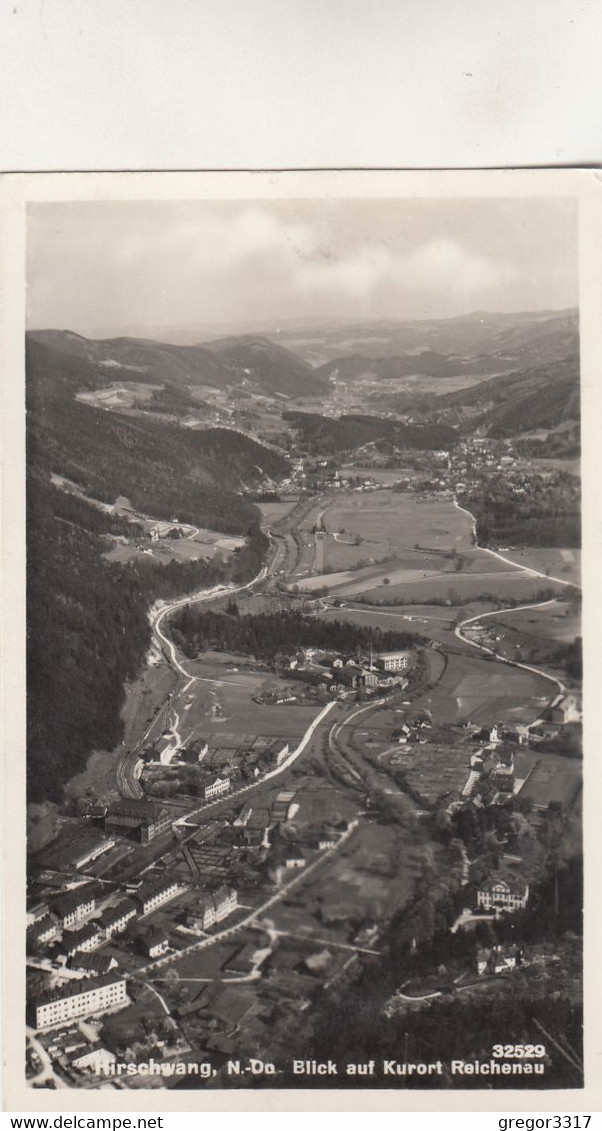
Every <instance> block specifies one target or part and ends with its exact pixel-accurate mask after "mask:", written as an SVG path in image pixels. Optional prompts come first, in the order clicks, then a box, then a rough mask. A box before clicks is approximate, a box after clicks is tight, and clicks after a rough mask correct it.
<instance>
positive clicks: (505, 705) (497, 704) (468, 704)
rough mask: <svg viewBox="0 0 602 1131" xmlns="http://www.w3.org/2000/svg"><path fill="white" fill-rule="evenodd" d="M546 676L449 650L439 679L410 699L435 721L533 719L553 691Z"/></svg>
mask: <svg viewBox="0 0 602 1131" xmlns="http://www.w3.org/2000/svg"><path fill="white" fill-rule="evenodd" d="M555 693H556V692H555V688H554V686H553V684H551V683H550V682H549V681H548V680H545V679H543V678H542V677H541V676H537V675H535V674H534V673H532V672H528V671H524V670H523V669H520V668H513V667H510V666H509V665H507V664H500V663H496V662H495V661H491V662H489V663H488V662H487V661H486V660H483V659H481V658H480V657H479V656H476V655H475V656H474V657H473V656H469V655H466V656H463V655H459V654H455V653H454V654H451V655H450V656H449V657H448V664H447V667H446V669H445V672H444V673H443V676H442V678H441V680H440V682H439V683H438V684H437V686H436V687H434V688H433V689H432V690H430V691H426V692H425V693H424V694H423V695H421V696H420V697H419V698H418V699H416V700H415V701H414V703H413V707H414V708H416V709H420V708H421V709H425V710H430V711H431V713H432V718H433V721H434V722H435V723H463V722H468V721H469V720H470V721H471V722H473V723H480V724H483V725H484V724H488V723H491V724H493V723H494V722H497V721H508V722H533V721H534V720H535V719H536V718H539V716H540V715H541V712H542V711H543V710H544V708H545V707H546V705H547V704H548V703H549V702H550V700H551V699H552V698H553V697H554V695H555Z"/></svg>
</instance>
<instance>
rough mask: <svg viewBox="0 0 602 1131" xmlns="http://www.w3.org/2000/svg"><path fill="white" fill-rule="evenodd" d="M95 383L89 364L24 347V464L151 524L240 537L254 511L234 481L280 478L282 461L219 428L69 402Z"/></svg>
mask: <svg viewBox="0 0 602 1131" xmlns="http://www.w3.org/2000/svg"><path fill="white" fill-rule="evenodd" d="M97 382H98V375H97V371H96V369H95V368H94V366H92V365H91V364H89V363H87V362H84V363H83V364H82V363H81V362H80V361H79V360H77V359H74V358H67V359H66V360H65V359H64V358H63V357H62V355H60V354H59V355H57V354H55V353H54V352H53V351H52V350H51V349H50V348H49V347H47V346H42V345H40V343H39V342H30V343H29V345H28V352H27V408H28V460H29V463H30V465H31V466H35V467H36V468H37V469H38V470H40V471H42V470H44V471H45V472H46V474H47V475H50V472H55V473H57V474H60V475H64V476H65V477H66V478H67V479H71V480H73V481H74V482H75V483H77V484H78V485H79V486H80V487H81V488H83V490H84V491H85V492H86V493H87V494H89V495H91V496H92V497H93V498H97V499H100V500H102V501H103V502H107V503H114V502H115V500H116V498H117V497H118V496H119V495H125V496H126V497H127V498H128V499H129V500H130V502H131V504H132V506H133V507H134V509H135V510H139V511H142V512H143V513H145V514H150V515H152V516H153V517H157V518H170V517H171V516H172V515H173V514H175V515H177V517H178V518H179V520H180V521H181V522H191V523H194V524H197V525H199V526H206V527H209V528H213V529H215V530H223V531H226V532H230V533H237V534H239V533H241V531H244V530H246V528H247V527H248V526H249V525H250V524H251V523H252V522H253V521H254V520H255V518H256V515H257V511H256V509H255V507H253V506H252V505H251V504H249V503H248V502H246V500H244V499H243V498H241V497H240V495H239V494H237V492H238V491H239V490H240V487H241V484H242V483H244V484H245V485H247V486H250V487H253V486H259V485H261V484H262V483H263V481H264V479H265V478H268V479H271V478H276V477H278V476H282V475H283V474H284V473H285V471H286V467H287V463H286V460H285V458H284V457H283V456H280V455H279V453H277V452H274V451H273V450H271V449H270V448H266V447H265V446H264V445H262V444H258V443H255V442H254V441H253V440H251V439H249V438H248V437H246V436H242V435H241V434H240V433H237V432H229V431H228V430H227V429H219V430H210V431H208V432H195V431H191V430H189V429H181V428H178V427H176V426H175V425H171V424H166V423H164V422H159V421H154V420H139V419H132V418H129V417H124V416H121V415H119V414H118V413H111V412H107V411H104V410H103V409H98V408H93V407H91V406H90V405H87V404H82V403H81V402H79V401H76V400H75V399H74V394H75V392H76V390H77V389H79V388H82V387H96V385H97ZM218 452H219V453H220V454H219V458H218Z"/></svg>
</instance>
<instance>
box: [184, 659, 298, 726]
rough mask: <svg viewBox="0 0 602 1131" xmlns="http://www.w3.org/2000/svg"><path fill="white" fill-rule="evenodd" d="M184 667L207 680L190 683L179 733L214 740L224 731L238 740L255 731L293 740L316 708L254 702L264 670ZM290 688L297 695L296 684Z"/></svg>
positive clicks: (200, 664) (196, 663)
mask: <svg viewBox="0 0 602 1131" xmlns="http://www.w3.org/2000/svg"><path fill="white" fill-rule="evenodd" d="M187 668H188V670H189V671H190V674H191V675H195V676H197V677H198V678H199V679H201V680H203V681H207V682H203V683H200V684H193V686H192V687H191V689H190V692H189V693H188V696H187V702H186V705H185V706H184V710H183V712H182V719H181V726H182V728H183V729H182V734H183V735H185V734H186V733H188V735H190V734H192V733H194V734H198V735H204V736H205V737H206V738H207V739H209V738H211V739H212V740H213V741H214V742H215V740H216V739H217V738H219V737H220V735H222V734H223V733H224V732H227V733H232V734H235V735H237V736H239V741H242V739H243V738H245V737H249V736H250V735H258V734H261V735H266V736H273V737H277V738H282V737H286V738H287V739H290V740H294V739H298V738H301V735H302V734H303V733H304V732H305V731H306V730H307V728H308V726H309V725H310V723H311V722H312V721H313V719H314V718H315V716H316V715H317V714H318V711H319V710H320V706H319V705H318V704H311V705H304V704H301V705H300V704H298V703H294V702H293V703H281V704H278V705H270V704H265V703H254V702H253V696H254V695H257V693H258V691H259V690H260V689H261V687H262V686H263V684H264V683H265V682H266V679H267V676H268V673H267V672H259V673H247V672H228V671H225V670H224V668H223V667H221V666H219V667H218V665H215V664H207V663H204V662H202V661H200V662H199V661H195V660H190V661H188V662H187ZM271 682H274V683H275V682H277V681H275V680H272V681H271ZM291 688H292V694H299V690H300V688H299V684H298V683H297V685H296V686H295V685H291Z"/></svg>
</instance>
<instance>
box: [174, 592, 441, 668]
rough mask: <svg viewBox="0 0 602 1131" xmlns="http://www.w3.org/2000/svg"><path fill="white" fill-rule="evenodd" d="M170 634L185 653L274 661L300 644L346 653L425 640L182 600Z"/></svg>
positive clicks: (290, 614) (285, 613)
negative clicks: (212, 652)
mask: <svg viewBox="0 0 602 1131" xmlns="http://www.w3.org/2000/svg"><path fill="white" fill-rule="evenodd" d="M171 632H172V636H173V639H174V640H175V642H176V643H177V644H179V645H180V646H181V647H182V649H183V650H184V652H185V653H186V655H189V656H196V655H198V654H199V653H200V652H204V651H207V650H209V649H213V650H215V651H218V652H235V653H237V654H240V655H248V656H254V657H255V658H256V659H257V660H263V661H267V662H272V663H273V662H274V660H275V658H276V656H277V655H278V654H279V653H284V654H289V655H294V653H295V651H296V650H298V649H299V648H323V649H325V650H328V651H332V652H342V653H347V652H348V653H351V652H353V651H354V650H356V649H358V648H359V649H360V650H362V649H363V650H367V649H369V648H370V646H371V645H372V648H373V649H374V651H375V652H378V651H383V652H386V651H395V650H397V649H403V648H409V647H411V646H413V645H416V643H419V642H424V641H422V638H421V637H417V636H416V635H414V634H412V633H408V632H391V631H386V632H383V631H382V630H381V629H379V628H371V627H370V628H369V627H367V626H364V625H357V624H352V623H351V622H350V621H344V620H343V621H340V620H338V619H337V620H332V621H323V620H319V619H318V618H317V617H307V616H303V614H302V613H300V612H297V611H295V610H286V611H282V612H276V613H257V614H248V615H245V616H242V617H241V616H238V615H236V614H235V613H234V615H233V610H232V611H231V612H230V613H218V612H213V611H211V610H203V609H199V608H194V607H192V606H191V605H186V606H185V607H184V608H183V609H181V610H179V611H178V612H177V613H176V615H175V616H174V617H173V620H172V622H171Z"/></svg>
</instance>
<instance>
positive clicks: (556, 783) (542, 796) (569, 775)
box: [520, 754, 582, 809]
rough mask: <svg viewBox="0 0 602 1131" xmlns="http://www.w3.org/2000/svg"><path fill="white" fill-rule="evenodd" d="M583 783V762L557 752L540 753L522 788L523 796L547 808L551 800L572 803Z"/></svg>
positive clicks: (566, 803)
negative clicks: (561, 755) (564, 756)
mask: <svg viewBox="0 0 602 1131" xmlns="http://www.w3.org/2000/svg"><path fill="white" fill-rule="evenodd" d="M581 785H582V776H581V763H580V762H578V761H576V760H571V759H569V758H562V757H560V756H559V755H557V754H538V756H537V763H536V765H535V768H534V769H533V772H532V774H531V776H530V777H529V779H528V781H527V782H526V783H525V785H524V786H523V788H522V790H521V794H520V795H521V797H524V798H526V799H527V800H528V801H532V802H533V804H534V805H536V806H541V808H542V809H546V808H547V807H548V805H549V804H550V802H551V801H559V802H560V803H561V804H562V805H567V806H568V805H570V804H571V802H573V801H574V800H575V799H576V797H577V796H578V794H579V791H580V789H581Z"/></svg>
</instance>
